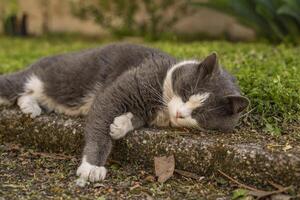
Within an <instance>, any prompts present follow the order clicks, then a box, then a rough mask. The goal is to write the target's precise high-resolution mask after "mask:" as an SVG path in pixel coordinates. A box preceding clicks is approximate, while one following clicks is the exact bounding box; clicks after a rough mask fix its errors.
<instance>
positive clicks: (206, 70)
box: [198, 52, 219, 77]
mask: <svg viewBox="0 0 300 200" xmlns="http://www.w3.org/2000/svg"><path fill="white" fill-rule="evenodd" d="M198 69H199V72H200V73H201V75H202V76H203V77H206V76H209V75H212V74H214V73H217V72H218V71H219V65H218V58H217V54H216V53H215V52H213V53H212V54H210V55H209V56H207V57H206V58H205V59H204V60H203V61H202V62H201V63H200V64H199V66H198Z"/></svg>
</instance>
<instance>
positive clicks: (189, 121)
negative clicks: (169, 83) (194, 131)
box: [168, 93, 209, 128]
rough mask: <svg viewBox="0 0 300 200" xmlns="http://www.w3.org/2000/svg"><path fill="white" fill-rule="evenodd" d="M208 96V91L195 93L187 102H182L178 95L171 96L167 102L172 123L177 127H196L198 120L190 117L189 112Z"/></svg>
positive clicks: (200, 104) (201, 103)
mask: <svg viewBox="0 0 300 200" xmlns="http://www.w3.org/2000/svg"><path fill="white" fill-rule="evenodd" d="M208 97H209V93H203V94H196V95H192V96H190V98H189V100H188V101H187V102H183V101H182V99H181V98H180V97H179V96H176V95H175V96H173V97H172V99H171V101H170V102H169V103H168V109H169V115H170V120H171V122H172V124H173V125H175V126H179V127H180V126H181V127H194V128H196V127H197V126H198V122H197V121H196V120H195V119H193V118H192V116H191V114H192V112H193V110H194V109H196V108H198V107H200V106H202V105H203V103H204V102H205V101H206V100H207V99H208ZM177 115H179V116H180V117H178V116H177Z"/></svg>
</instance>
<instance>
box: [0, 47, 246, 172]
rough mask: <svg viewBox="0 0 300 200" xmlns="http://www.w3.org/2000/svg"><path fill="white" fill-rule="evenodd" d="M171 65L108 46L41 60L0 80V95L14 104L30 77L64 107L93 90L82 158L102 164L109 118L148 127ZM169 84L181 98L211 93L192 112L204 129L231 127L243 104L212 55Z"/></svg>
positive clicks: (156, 54) (140, 50) (164, 58)
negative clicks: (127, 117) (125, 118)
mask: <svg viewBox="0 0 300 200" xmlns="http://www.w3.org/2000/svg"><path fill="white" fill-rule="evenodd" d="M176 63H177V61H176V59H175V58H173V57H172V56H170V55H168V54H166V53H163V52H161V51H159V50H156V49H151V48H147V47H143V46H137V45H130V44H112V45H108V46H105V47H102V48H98V49H92V50H86V51H82V52H79V53H71V54H64V55H58V56H53V57H47V58H43V59H41V60H39V61H38V62H36V63H34V64H33V65H31V66H30V67H29V68H28V69H27V70H25V71H23V72H20V73H16V74H12V75H7V76H2V77H0V97H5V98H7V99H9V100H11V101H15V100H16V99H17V98H18V96H20V95H21V94H22V84H24V82H25V81H26V79H27V78H28V77H29V76H30V75H32V74H35V75H36V76H38V77H39V78H40V79H41V81H42V82H43V83H44V85H45V93H46V95H47V96H49V97H50V98H52V99H53V100H55V101H56V103H58V104H62V105H64V106H67V107H76V106H78V105H80V104H82V99H83V98H84V97H85V96H86V95H88V94H89V93H90V92H94V93H95V94H96V97H95V100H94V102H93V104H92V107H91V109H90V111H89V114H88V117H87V124H86V128H85V142H86V145H85V148H84V152H83V154H84V155H85V156H86V158H87V161H88V162H89V163H90V164H92V165H97V166H103V165H104V164H105V162H106V159H107V157H108V155H109V153H110V151H111V148H112V140H111V137H110V135H109V132H110V131H109V127H110V124H111V123H112V122H113V120H114V118H115V117H117V116H120V115H122V114H123V113H126V112H131V113H132V114H133V115H134V118H133V121H132V123H133V126H134V128H138V127H141V126H144V125H147V124H148V125H149V124H150V122H151V121H152V120H153V119H154V118H155V116H156V114H157V111H158V110H161V109H163V108H164V107H165V105H164V104H163V103H162V102H163V101H164V100H163V98H162V96H163V84H164V79H165V76H166V74H167V71H168V69H170V68H171V67H172V66H173V65H175V64H176ZM172 83H173V87H174V91H175V92H176V93H177V94H178V95H179V96H180V97H181V98H182V99H186V98H187V97H189V96H190V95H192V94H193V93H199V92H200V93H201V92H209V93H210V94H212V95H210V97H209V100H208V101H207V102H206V105H205V106H204V107H200V108H199V109H196V110H195V111H193V113H192V115H193V117H194V118H195V119H197V121H198V122H199V124H201V126H202V127H203V128H206V129H219V130H230V129H232V128H233V127H234V126H235V125H236V123H237V120H238V118H239V116H240V113H241V111H242V110H244V109H245V108H246V107H247V105H248V100H247V99H246V98H244V97H241V96H240V91H239V89H238V87H237V86H236V84H235V83H234V78H233V77H232V76H231V75H230V74H229V73H227V72H226V71H225V70H224V69H221V68H220V67H219V66H218V63H217V59H216V55H215V54H212V55H211V56H209V57H207V58H206V59H205V60H204V61H203V62H202V63H201V64H198V65H197V64H190V65H187V66H184V67H181V68H179V69H177V70H176V71H175V72H174V74H173V76H172Z"/></svg>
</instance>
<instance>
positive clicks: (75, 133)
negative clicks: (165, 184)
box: [0, 108, 300, 188]
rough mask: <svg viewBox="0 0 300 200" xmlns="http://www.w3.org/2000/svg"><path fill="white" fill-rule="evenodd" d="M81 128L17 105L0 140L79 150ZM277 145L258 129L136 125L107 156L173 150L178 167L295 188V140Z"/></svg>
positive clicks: (299, 160)
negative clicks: (284, 146) (205, 129)
mask: <svg viewBox="0 0 300 200" xmlns="http://www.w3.org/2000/svg"><path fill="white" fill-rule="evenodd" d="M83 128H84V119H82V118H69V117H67V116H61V115H56V114H49V115H43V116H41V117H38V118H36V119H31V118H29V117H28V116H25V115H23V114H22V113H21V112H20V111H18V110H17V109H5V108H3V109H2V110H1V111H0V141H2V142H14V143H20V144H22V145H24V146H27V147H31V148H36V149H38V150H40V151H46V152H56V153H62V152H63V153H66V154H78V155H79V154H80V152H81V149H82V144H83V137H82V133H83ZM270 144H272V145H273V147H274V148H270ZM277 146H279V145H277V141H273V140H271V139H268V138H265V137H262V136H261V134H260V133H257V132H249V131H248V132H247V131H240V132H239V133H232V134H221V133H216V134H214V133H199V132H196V133H192V132H186V131H178V130H156V129H141V130H137V131H135V132H134V133H132V134H129V135H128V137H126V138H124V139H123V140H120V141H118V142H116V144H115V148H114V151H113V154H112V157H113V159H115V160H119V161H121V162H126V163H132V162H136V163H138V164H143V165H145V167H149V166H150V167H152V166H153V158H154V156H158V155H169V154H174V156H175V159H176V168H177V169H182V170H186V171H189V172H194V173H197V174H199V175H203V176H209V175H212V174H214V173H218V172H217V170H218V169H220V170H222V171H224V172H225V173H227V174H228V175H230V176H232V177H236V178H237V179H239V180H241V181H243V182H246V183H248V184H255V185H257V184H259V185H267V184H268V183H267V182H268V181H273V182H276V183H278V184H281V185H283V186H289V185H294V186H296V187H297V188H300V145H298V146H294V147H293V148H292V149H291V150H288V151H283V150H282V148H276V147H277ZM281 146H282V145H281Z"/></svg>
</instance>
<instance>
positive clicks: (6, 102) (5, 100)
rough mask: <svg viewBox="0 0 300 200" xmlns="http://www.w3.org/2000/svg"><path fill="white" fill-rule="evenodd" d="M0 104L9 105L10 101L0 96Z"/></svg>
mask: <svg viewBox="0 0 300 200" xmlns="http://www.w3.org/2000/svg"><path fill="white" fill-rule="evenodd" d="M0 105H4V106H9V105H11V102H10V101H8V100H7V99H5V98H3V97H0Z"/></svg>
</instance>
